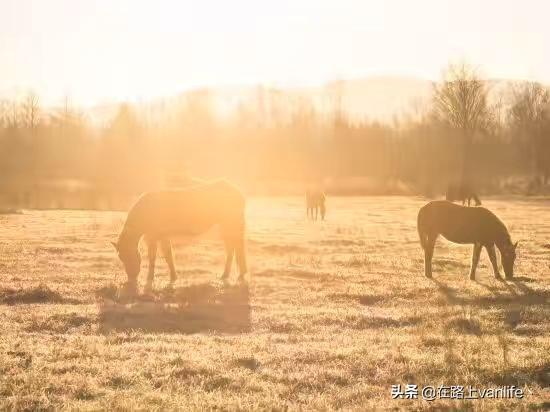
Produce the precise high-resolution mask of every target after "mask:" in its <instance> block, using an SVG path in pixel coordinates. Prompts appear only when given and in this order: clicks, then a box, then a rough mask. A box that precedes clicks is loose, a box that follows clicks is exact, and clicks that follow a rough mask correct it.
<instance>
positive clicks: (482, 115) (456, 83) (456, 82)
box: [433, 63, 493, 181]
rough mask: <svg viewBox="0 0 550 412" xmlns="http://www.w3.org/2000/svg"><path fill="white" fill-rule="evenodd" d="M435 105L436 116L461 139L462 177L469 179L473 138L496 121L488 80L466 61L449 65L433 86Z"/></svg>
mask: <svg viewBox="0 0 550 412" xmlns="http://www.w3.org/2000/svg"><path fill="white" fill-rule="evenodd" d="M433 109H434V115H435V117H436V119H437V120H439V121H440V122H442V123H443V124H445V125H447V126H448V127H449V128H450V129H452V130H454V131H455V132H456V133H457V135H458V136H459V138H460V139H461V140H462V153H461V155H462V156H461V158H460V159H459V160H460V163H461V165H462V167H461V174H462V176H461V179H462V180H463V181H464V180H470V177H469V176H468V175H469V173H471V172H472V170H471V169H472V168H473V166H474V165H473V150H472V144H473V143H472V142H473V138H474V136H475V135H476V134H478V133H480V132H481V133H482V132H485V131H487V130H488V129H489V128H490V126H491V124H492V122H493V111H492V109H491V107H490V105H489V103H488V86H487V82H486V81H484V80H482V79H481V78H480V77H479V75H478V73H477V71H476V70H475V69H474V68H473V67H471V66H469V65H468V64H466V63H462V64H458V65H450V66H449V68H448V69H447V71H446V72H445V75H444V78H443V81H442V82H440V83H438V84H436V85H435V87H434V93H433Z"/></svg>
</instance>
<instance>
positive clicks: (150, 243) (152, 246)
mask: <svg viewBox="0 0 550 412" xmlns="http://www.w3.org/2000/svg"><path fill="white" fill-rule="evenodd" d="M145 241H146V242H147V256H148V257H149V272H148V274H147V282H146V283H145V292H147V293H149V292H151V291H152V290H153V280H154V278H155V261H156V260H157V239H156V238H150V237H146V238H145Z"/></svg>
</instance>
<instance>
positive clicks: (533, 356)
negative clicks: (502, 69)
mask: <svg viewBox="0 0 550 412" xmlns="http://www.w3.org/2000/svg"><path fill="white" fill-rule="evenodd" d="M423 203H425V200H423V199H420V198H407V197H370V198H329V199H328V204H327V208H328V213H327V220H326V221H324V222H321V221H318V222H309V221H307V220H306V219H305V208H304V204H303V199H302V198H252V199H250V200H249V203H248V210H247V229H248V253H249V263H250V272H251V279H250V282H249V284H248V285H237V284H234V283H235V280H234V279H235V278H236V275H235V274H233V277H232V280H231V282H232V284H231V285H224V284H222V283H221V282H220V281H219V276H220V274H221V272H222V269H223V261H224V253H223V246H222V243H221V242H220V241H219V240H218V238H217V236H216V233H215V232H213V233H212V234H210V235H207V236H205V237H202V238H200V239H198V240H197V241H196V242H195V243H190V244H188V243H189V242H188V241H187V240H179V241H177V243H176V245H175V255H176V265H177V269H178V281H177V284H176V287H175V289H174V290H173V291H169V290H165V286H166V285H167V283H168V271H167V267H166V264H165V262H164V260H163V259H162V258H161V259H159V261H158V262H157V272H158V276H157V277H156V282H155V288H156V293H155V295H154V296H153V297H149V298H146V297H140V298H139V299H137V301H135V302H133V303H131V302H130V303H126V304H123V303H120V302H122V301H124V295H123V294H122V293H121V289H120V288H119V286H120V285H121V284H122V283H123V282H124V281H125V275H124V273H123V269H122V265H121V263H120V262H119V261H118V259H117V256H116V254H115V252H114V249H113V248H112V246H111V245H110V243H109V242H110V241H111V240H114V239H116V235H117V233H118V231H119V230H120V228H121V225H122V223H123V221H124V216H125V214H124V213H118V212H117V213H115V212H87V211H24V213H23V214H6V215H2V216H0V313H1V323H0V409H5V408H13V409H40V408H43V409H47V408H55V409H61V408H67V409H74V408H77V409H98V408H103V409H137V408H141V409H167V408H177V409H204V408H222V409H230V410H235V409H261V408H263V409H266V408H269V409H272V408H274V409H286V408H289V409H324V410H326V409H334V408H344V409H356V410H364V409H372V408H375V407H377V408H383V409H385V408H402V409H430V408H444V407H451V408H476V409H480V410H494V409H499V408H501V409H511V408H513V409H531V408H534V409H537V408H539V409H543V408H548V407H550V392H549V385H550V339H549V337H550V305H549V298H550V283H549V279H550V278H549V262H550V201H548V200H544V199H488V200H486V201H484V204H485V205H486V206H487V207H489V208H490V209H492V210H494V211H495V213H497V214H498V215H499V216H500V217H501V218H502V219H503V220H504V222H505V223H506V224H507V225H508V228H509V229H510V232H511V234H512V238H513V240H514V241H515V240H519V241H520V245H519V248H518V261H517V266H516V278H515V280H513V281H508V282H503V281H497V280H496V279H494V277H493V275H492V271H491V270H490V268H489V265H488V263H489V262H488V258H487V256H486V254H483V255H482V259H481V262H480V267H479V268H478V273H477V280H476V281H470V280H469V279H468V271H469V263H470V254H471V247H470V246H460V245H452V244H449V243H448V242H446V241H444V240H439V241H438V243H437V246H436V251H435V257H434V278H433V280H430V279H426V278H425V277H424V276H423V254H422V251H421V248H420V245H419V242H418V239H417V233H416V215H417V211H418V208H419V207H420V206H421V205H422V204H423ZM143 252H144V251H143ZM146 270H147V259H143V266H142V273H141V277H140V281H141V284H142V285H143V283H144V280H145V273H146ZM117 302H118V303H117ZM394 384H401V385H406V384H418V385H419V387H421V388H422V387H424V386H427V385H433V386H436V387H437V386H439V385H447V386H450V385H464V386H467V385H472V386H473V387H475V388H478V389H487V388H495V387H500V386H503V385H516V386H520V387H521V388H523V390H524V391H525V397H524V398H523V399H513V400H509V399H507V400H503V399H498V400H487V399H485V400H450V399H438V400H435V401H431V402H430V401H427V400H421V399H416V400H415V399H396V400H392V396H391V388H392V385H394Z"/></svg>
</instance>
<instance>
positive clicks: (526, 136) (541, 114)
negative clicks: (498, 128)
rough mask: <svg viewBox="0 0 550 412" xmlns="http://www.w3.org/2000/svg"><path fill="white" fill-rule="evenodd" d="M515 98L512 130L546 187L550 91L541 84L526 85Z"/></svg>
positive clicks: (510, 119)
mask: <svg viewBox="0 0 550 412" xmlns="http://www.w3.org/2000/svg"><path fill="white" fill-rule="evenodd" d="M512 95H513V97H512V105H511V107H510V110H509V113H508V116H509V122H510V127H511V129H512V131H513V132H514V133H515V134H517V135H519V136H520V138H521V139H522V142H523V143H524V147H525V148H526V149H527V150H526V152H527V154H528V156H529V158H530V159H529V161H530V163H531V168H532V172H533V174H534V175H535V176H541V177H542V179H543V182H544V183H545V184H546V182H547V180H548V175H549V174H550V173H549V172H550V170H549V165H548V162H549V161H550V159H549V157H550V156H549V153H548V151H549V150H550V142H549V141H548V139H549V136H548V133H549V132H550V91H549V90H548V89H547V88H546V87H544V86H542V85H541V84H540V83H537V82H527V83H523V84H521V85H516V86H515V88H514V89H513V91H512Z"/></svg>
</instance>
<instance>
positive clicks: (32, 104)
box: [21, 92, 40, 131]
mask: <svg viewBox="0 0 550 412" xmlns="http://www.w3.org/2000/svg"><path fill="white" fill-rule="evenodd" d="M21 108H22V111H23V121H24V123H25V125H26V126H27V128H28V129H30V130H31V131H34V129H35V128H36V126H37V125H38V122H39V120H40V107H39V99H38V96H37V95H36V94H34V93H33V92H30V93H28V94H27V96H26V97H25V99H24V100H23V104H22V107H21Z"/></svg>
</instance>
